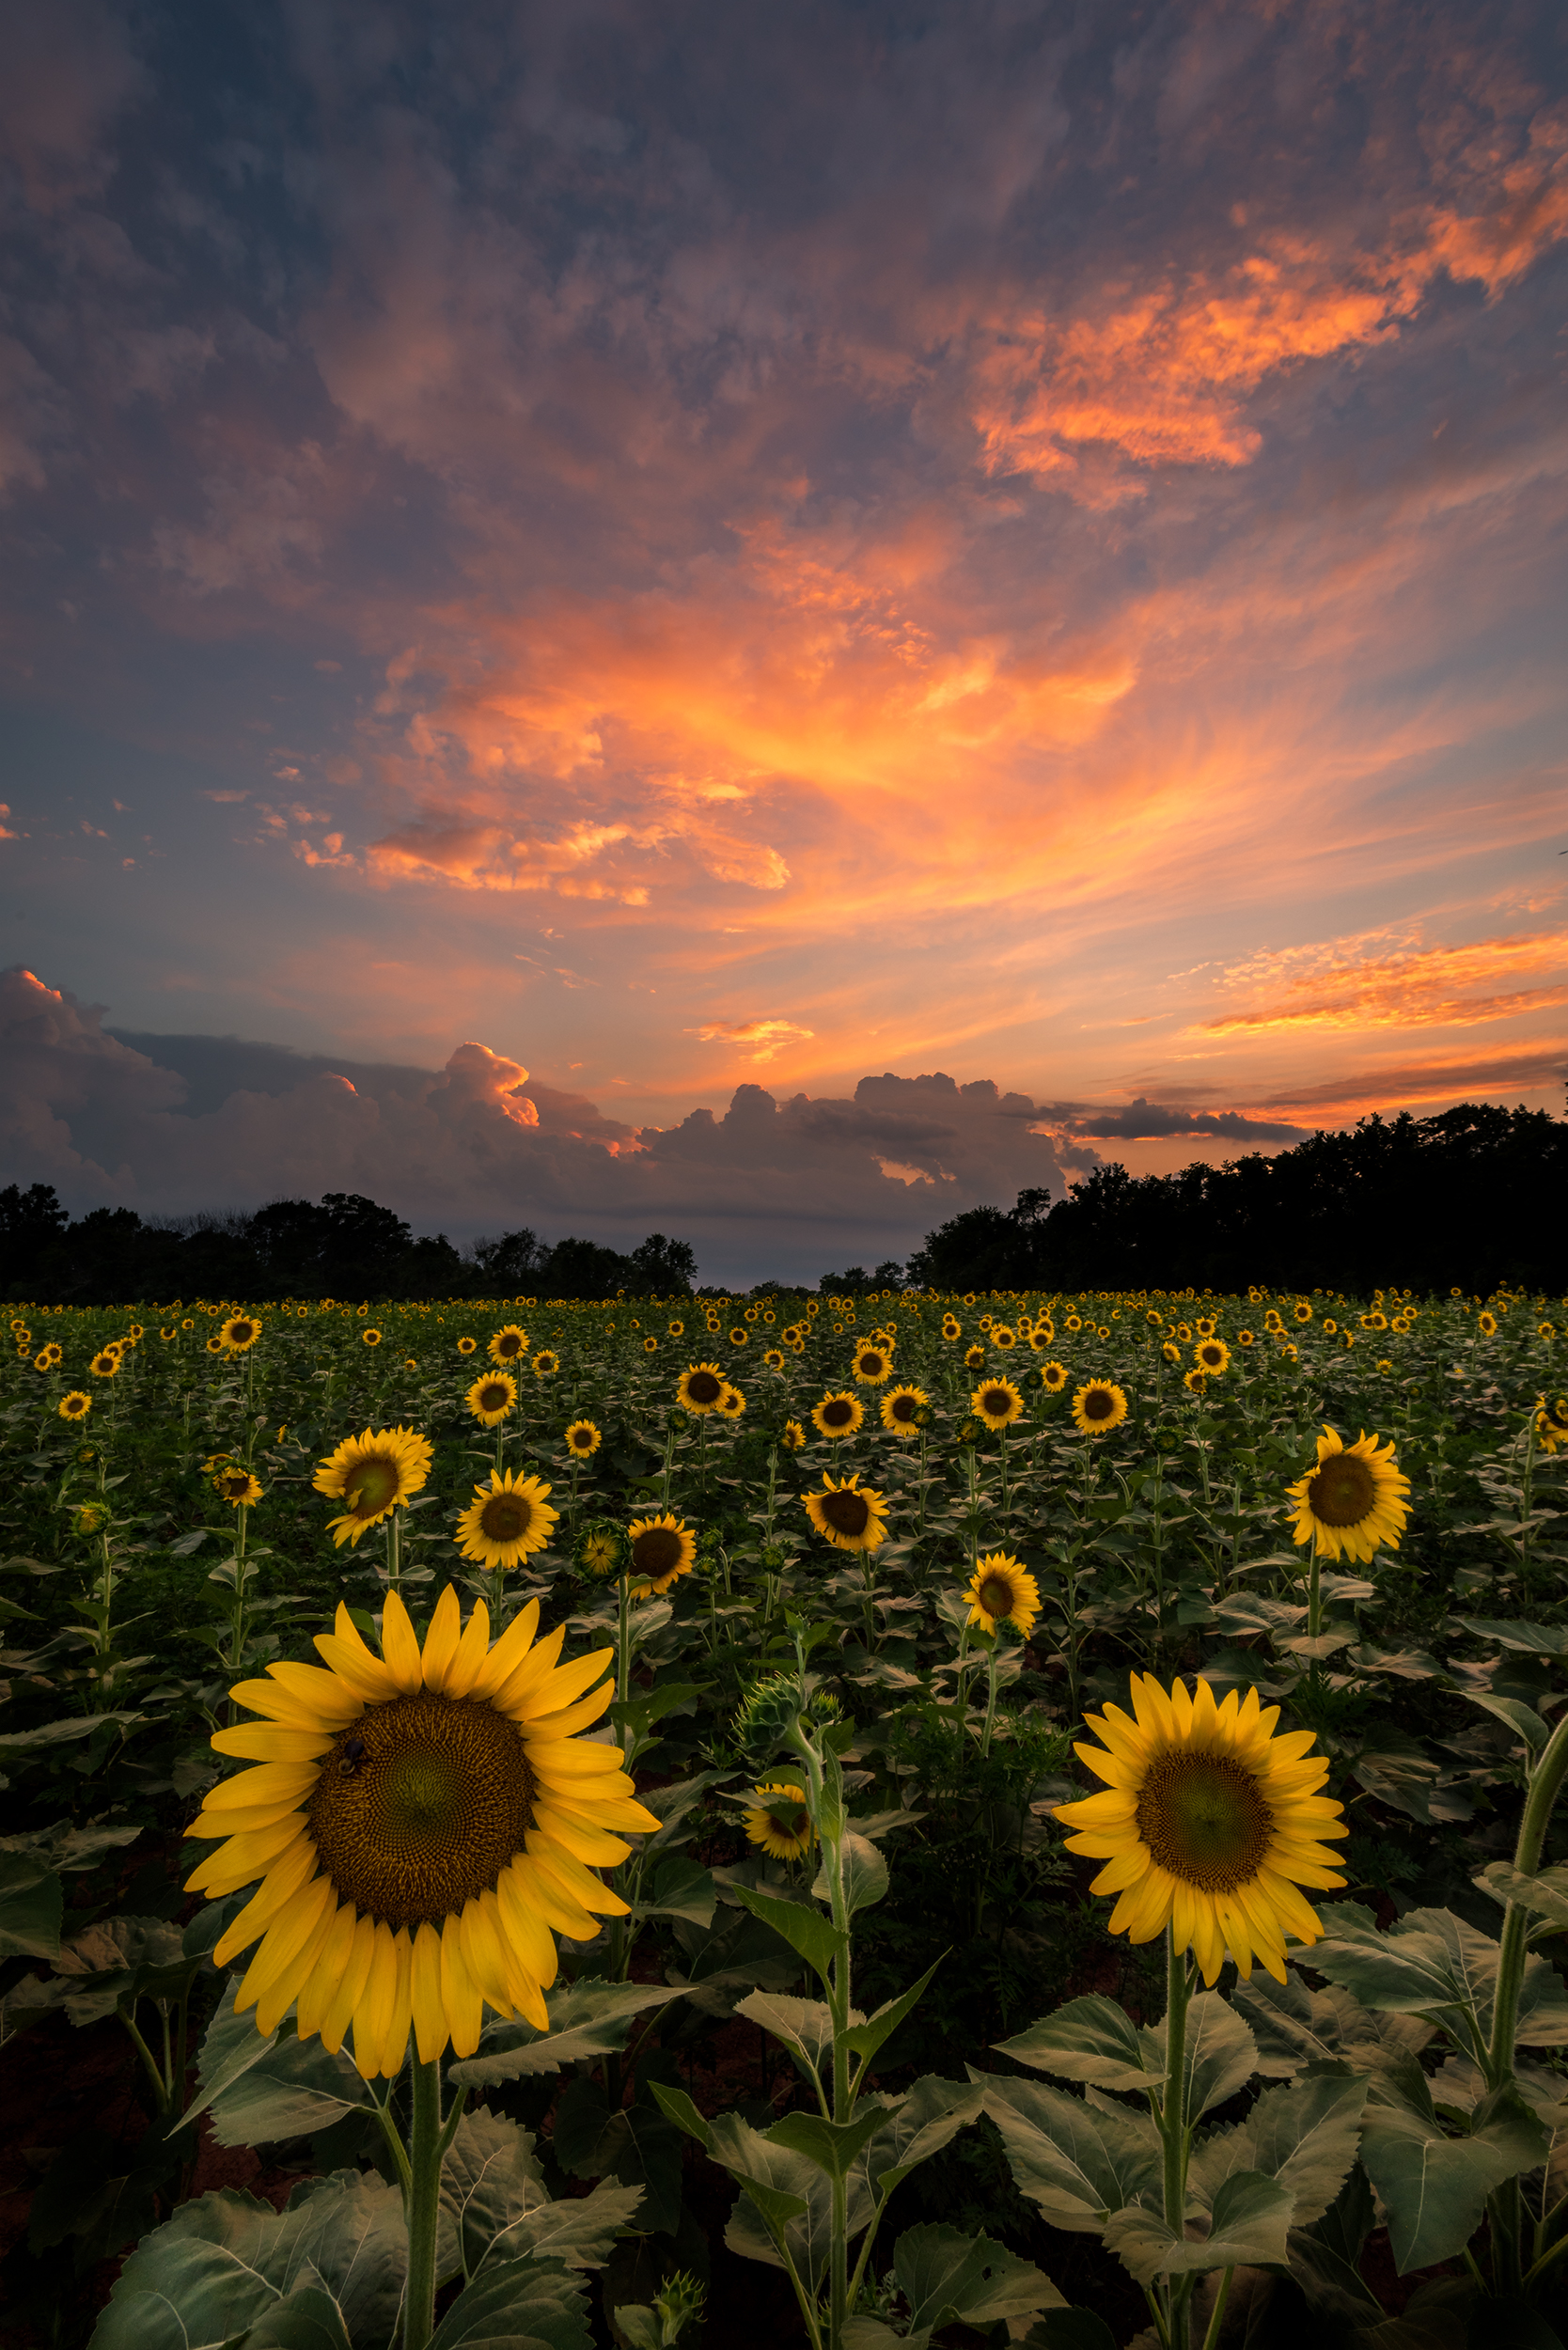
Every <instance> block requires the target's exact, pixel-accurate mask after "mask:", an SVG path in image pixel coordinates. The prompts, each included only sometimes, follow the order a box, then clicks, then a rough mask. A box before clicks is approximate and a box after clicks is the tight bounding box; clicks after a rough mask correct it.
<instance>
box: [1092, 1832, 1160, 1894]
mask: <svg viewBox="0 0 1568 2350" xmlns="http://www.w3.org/2000/svg"><path fill="white" fill-rule="evenodd" d="M1148 1873H1149V1855H1148V1853H1147V1852H1146V1851H1145V1849H1144V1847H1143V1846H1142V1845H1141V1844H1137V1845H1135V1846H1134V1848H1133V1850H1132V1851H1131V1852H1127V1851H1126V1850H1124V1849H1121V1848H1119V1849H1118V1850H1117V1852H1116V1854H1115V1856H1114V1857H1111V1858H1109V1859H1107V1861H1106V1864H1105V1867H1104V1868H1103V1869H1102V1870H1101V1872H1100V1873H1099V1875H1098V1876H1097V1877H1096V1878H1095V1879H1094V1881H1093V1883H1092V1884H1091V1886H1090V1892H1091V1893H1124V1892H1125V1891H1126V1889H1127V1888H1128V1887H1129V1886H1130V1885H1137V1884H1139V1883H1140V1882H1141V1880H1142V1879H1143V1878H1144V1877H1145V1876H1147V1875H1148Z"/></svg>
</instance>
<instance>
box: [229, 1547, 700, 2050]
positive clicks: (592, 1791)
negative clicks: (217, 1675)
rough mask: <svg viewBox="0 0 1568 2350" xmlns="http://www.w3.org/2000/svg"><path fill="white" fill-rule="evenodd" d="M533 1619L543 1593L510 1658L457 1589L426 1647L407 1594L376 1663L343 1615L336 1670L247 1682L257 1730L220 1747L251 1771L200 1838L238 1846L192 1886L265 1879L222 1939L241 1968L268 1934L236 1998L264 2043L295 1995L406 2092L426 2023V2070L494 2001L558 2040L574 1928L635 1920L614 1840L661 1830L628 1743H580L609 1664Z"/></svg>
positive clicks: (445, 1600)
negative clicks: (610, 1879)
mask: <svg viewBox="0 0 1568 2350" xmlns="http://www.w3.org/2000/svg"><path fill="white" fill-rule="evenodd" d="M538 1625H539V1603H538V1601H537V1600H532V1601H530V1602H529V1604H528V1606H526V1607H525V1608H523V1609H522V1610H521V1611H520V1612H519V1614H518V1615H517V1616H516V1617H515V1618H514V1619H513V1621H512V1622H511V1623H510V1625H509V1626H508V1627H507V1630H506V1631H505V1632H504V1633H503V1634H502V1636H501V1637H500V1639H499V1640H497V1641H496V1642H495V1643H494V1647H493V1646H492V1645H491V1643H490V1622H489V1617H488V1615H487V1613H486V1610H485V1607H484V1604H483V1602H482V1601H481V1602H479V1603H478V1605H477V1606H475V1608H474V1612H473V1614H472V1615H471V1616H470V1618H469V1620H468V1623H467V1626H466V1627H465V1628H464V1627H463V1624H462V1620H461V1617H460V1614H459V1610H458V1603H457V1595H456V1593H455V1592H454V1591H453V1590H451V1589H450V1587H449V1586H448V1588H447V1590H444V1591H443V1592H442V1594H441V1597H440V1599H439V1600H438V1601H437V1603H436V1606H435V1612H434V1614H433V1616H432V1617H431V1626H430V1630H429V1632H428V1633H427V1634H426V1636H425V1645H424V1651H423V1653H422V1654H421V1652H420V1647H419V1642H418V1638H417V1636H416V1633H415V1630H414V1627H413V1625H412V1623H411V1622H409V1618H408V1612H407V1610H406V1609H405V1607H404V1606H403V1604H402V1601H401V1600H400V1598H399V1596H398V1594H397V1593H396V1592H395V1591H393V1592H389V1593H388V1594H387V1598H386V1604H385V1608H384V1614H383V1617H382V1654H381V1655H380V1656H377V1655H376V1654H375V1653H373V1651H371V1650H370V1649H368V1647H367V1646H366V1645H365V1643H364V1641H363V1640H362V1639H361V1638H360V1636H359V1634H358V1632H357V1630H356V1629H355V1627H354V1624H353V1619H352V1618H351V1616H350V1615H349V1612H348V1609H347V1608H346V1607H344V1606H339V1608H338V1610H337V1624H336V1626H335V1629H334V1630H333V1631H332V1632H330V1633H321V1634H318V1636H317V1639H316V1646H317V1648H318V1649H319V1650H320V1652H321V1655H322V1657H323V1658H324V1659H325V1664H326V1669H325V1670H323V1669H321V1667H320V1666H316V1665H298V1664H275V1665H269V1666H268V1668H267V1672H268V1675H269V1678H268V1679H266V1680H261V1681H243V1682H241V1683H239V1684H238V1685H237V1686H236V1687H235V1689H234V1690H233V1691H232V1693H231V1694H232V1695H233V1696H234V1698H235V1699H236V1700H238V1702H239V1703H241V1704H242V1705H244V1706H246V1707H248V1708H249V1710H250V1711H251V1712H253V1713H256V1714H259V1715H261V1716H263V1717H264V1718H263V1719H262V1720H261V1721H259V1722H253V1723H244V1724H242V1725H240V1726H239V1727H237V1728H235V1729H232V1730H220V1731H217V1732H216V1734H215V1736H214V1738H213V1741H212V1743H213V1745H214V1746H215V1747H216V1748H217V1750H218V1752H219V1753H220V1754H228V1755H238V1756H241V1757H243V1759H244V1760H246V1761H247V1762H250V1763H254V1764H256V1765H257V1767H256V1768H254V1769H251V1770H246V1771H242V1772H240V1773H239V1774H238V1776H237V1777H235V1778H228V1779H224V1780H222V1781H221V1782H220V1783H219V1785H218V1786H216V1787H215V1788H213V1790H212V1793H211V1794H209V1795H208V1797H207V1801H206V1804H205V1806H204V1808H203V1810H202V1813H201V1816H200V1818H199V1819H198V1820H197V1821H196V1823H195V1825H193V1826H192V1827H190V1828H188V1829H187V1830H186V1834H187V1835H189V1836H195V1837H201V1838H205V1839H208V1840H216V1839H223V1840H224V1841H221V1842H219V1843H218V1844H217V1847H216V1849H215V1850H214V1851H213V1852H212V1854H211V1855H210V1856H209V1857H207V1858H206V1859H205V1860H204V1861H202V1863H201V1864H200V1866H199V1867H198V1868H197V1869H196V1872H195V1874H194V1875H193V1876H192V1877H191V1878H190V1880H189V1885H188V1888H187V1889H188V1890H191V1891H195V1892H203V1893H206V1894H207V1895H208V1897H209V1898H210V1899H212V1900H217V1899H219V1898H221V1897H222V1896H224V1895H226V1894H227V1893H230V1892H234V1891H237V1890H238V1889H239V1888H240V1887H242V1886H243V1885H247V1884H249V1883H251V1882H252V1881H253V1880H254V1879H256V1878H258V1877H259V1878H260V1880H261V1882H260V1885H259V1889H258V1890H257V1892H256V1894H255V1895H254V1897H253V1898H252V1899H251V1901H250V1902H249V1903H248V1904H247V1905H246V1906H245V1907H244V1908H243V1910H242V1911H241V1912H240V1915H239V1916H238V1917H237V1918H236V1919H235V1920H234V1922H233V1924H232V1925H231V1926H230V1927H229V1928H228V1930H227V1933H226V1934H225V1935H224V1936H223V1939H222V1941H221V1942H220V1943H219V1944H218V1951H219V1952H220V1953H221V1956H220V1957H219V1958H218V1964H219V1965H221V1966H227V1963H228V1961H229V1960H230V1959H232V1958H234V1957H236V1956H237V1955H238V1954H239V1952H240V1951H243V1950H245V1949H247V1948H248V1947H249V1945H250V1944H252V1943H254V1942H256V1941H257V1940H258V1938H260V1948H259V1950H258V1951H257V1952H256V1955H255V1956H254V1958H253V1959H252V1961H251V1964H250V1966H249V1969H248V1971H247V1972H246V1974H245V1977H244V1980H243V1982H242V1983H241V1985H240V1988H239V1991H238V1993H237V1994H236V1998H235V2004H236V2006H237V2007H238V2008H239V2010H240V2011H241V2012H242V2013H243V2012H244V2011H245V2010H246V2009H248V2008H251V2007H254V2008H255V2009H256V2021H257V2027H258V2029H259V2030H260V2031H262V2032H271V2031H273V2030H274V2029H276V2026H277V2024H278V2022H279V2020H280V2019H281V2017H282V2016H283V2015H284V2014H285V2013H286V2012H287V2010H288V2009H289V2007H290V2005H291V2004H293V2003H294V2002H296V2001H297V2002H298V2011H297V2022H298V2030H299V2036H300V2038H301V2039H302V2040H307V2039H310V2038H313V2037H314V2036H315V2035H316V2034H317V2033H320V2035H321V2041H322V2043H323V2045H325V2046H326V2047H327V2048H329V2049H331V2050H333V2051H334V2052H336V2050H337V2049H338V2048H339V2047H341V2045H343V2040H344V2037H345V2035H346V2034H347V2033H348V2032H349V2030H350V2029H351V2028H352V2029H353V2060H354V2063H355V2064H356V2065H357V2066H358V2068H359V2071H360V2072H361V2074H362V2075H364V2076H365V2077H366V2078H367V2079H369V2078H371V2077H372V2076H376V2075H378V2074H380V2075H384V2076H387V2077H388V2078H394V2077H396V2076H397V2074H398V2073H399V2072H400V2070H401V2068H402V2064H403V2060H404V2057H405V2055H406V2052H407V2048H408V2038H409V2029H410V2026H411V2024H412V2027H413V2031H414V2039H415V2045H416V2049H417V2051H418V2054H419V2058H420V2060H421V2061H422V2062H424V2063H427V2064H428V2063H431V2062H433V2061H434V2060H435V2059H436V2058H438V2057H439V2056H440V2055H441V2054H442V2052H443V2050H444V2049H445V2048H446V2047H447V2045H448V2043H450V2045H452V2046H453V2047H454V2048H455V2049H456V2050H457V2052H458V2054H459V2055H460V2056H470V2055H472V2054H473V2052H474V2050H475V2048H477V2047H478V2041H479V2029H480V2025H481V2022H482V2020H483V2011H484V2009H485V2008H486V2007H490V2008H492V2009H494V2012H495V2013H497V2014H498V2015H502V2016H510V2015H512V2014H523V2015H525V2016H526V2017H527V2019H528V2021H529V2022H530V2023H532V2024H533V2025H535V2026H536V2027H538V2028H539V2029H544V2028H545V2027H546V2025H547V2024H548V2020H549V2019H548V2014H547V2012H546V2009H545V2006H544V2000H543V1992H544V1989H545V1987H546V1986H547V1985H548V1984H550V1983H551V1982H554V1981H555V1976H556V1965H557V1958H556V1944H555V1939H554V1937H555V1935H557V1934H565V1935H571V1936H572V1938H573V1939H577V1940H584V1939H591V1938H592V1936H593V1935H595V1934H597V1932H598V1931H599V1927H598V1918H599V1917H602V1916H605V1915H608V1916H612V1917H619V1916H623V1915H624V1914H625V1904H624V1903H623V1902H622V1901H621V1900H620V1897H619V1895H618V1894H615V1893H612V1892H610V1891H609V1889H608V1888H607V1887H606V1886H605V1885H604V1882H603V1880H602V1879H601V1878H600V1877H598V1876H596V1875H595V1874H594V1873H593V1872H594V1871H595V1870H596V1869H599V1868H603V1867H606V1866H613V1865H614V1864H615V1863H616V1862H617V1861H619V1860H623V1859H625V1858H626V1857H628V1855H629V1852H630V1847H629V1846H628V1845H627V1844H626V1843H625V1842H624V1841H623V1840H622V1835H620V1834H618V1833H617V1832H616V1831H618V1830H620V1831H625V1830H631V1831H633V1832H636V1831H639V1830H642V1829H647V1828H651V1827H653V1826H656V1825H657V1823H656V1822H655V1820H654V1818H653V1815H652V1813H651V1812H650V1811H648V1810H645V1809H644V1808H643V1806H642V1805H641V1804H639V1803H638V1802H637V1801H636V1798H635V1790H634V1788H633V1784H632V1781H631V1779H630V1778H628V1777H627V1775H626V1773H625V1772H624V1771H623V1770H622V1769H621V1768H620V1763H621V1761H622V1756H621V1751H620V1749H619V1747H609V1746H602V1745H598V1744H596V1743H592V1742H589V1741H588V1740H585V1739H581V1738H579V1737H577V1735H576V1732H577V1731H580V1730H583V1729H586V1728H587V1726H588V1724H589V1723H590V1722H592V1721H595V1720H597V1718H598V1716H600V1715H601V1714H602V1713H603V1712H604V1708H605V1706H606V1705H607V1704H608V1703H609V1701H610V1699H611V1697H612V1696H613V1695H614V1685H613V1684H612V1683H610V1682H607V1681H605V1680H604V1669H605V1667H606V1665H607V1664H608V1663H609V1661H610V1654H611V1652H610V1651H609V1650H608V1649H602V1650H600V1651H599V1652H598V1653H596V1654H594V1655H590V1656H585V1657H582V1658H579V1659H578V1660H577V1661H576V1662H574V1663H572V1664H571V1665H566V1666H558V1665H557V1661H556V1660H557V1656H558V1655H559V1653H560V1647H561V1640H562V1637H563V1633H564V1626H562V1627H559V1628H557V1630H556V1631H555V1632H553V1633H551V1634H550V1635H549V1637H547V1638H546V1639H543V1640H541V1641H540V1642H539V1643H538V1644H537V1646H536V1645H535V1640H534V1635H535V1633H536V1631H537V1629H538ZM595 1683H597V1684H599V1686H598V1687H597V1688H595V1687H594V1685H593V1684H595ZM586 1691H587V1692H590V1694H588V1695H585V1694H584V1693H585V1692H586Z"/></svg>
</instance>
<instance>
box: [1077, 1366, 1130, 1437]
mask: <svg viewBox="0 0 1568 2350" xmlns="http://www.w3.org/2000/svg"><path fill="white" fill-rule="evenodd" d="M1126 1417H1127V1399H1126V1397H1125V1396H1124V1395H1123V1394H1122V1392H1121V1388H1120V1387H1117V1386H1115V1385H1114V1383H1113V1382H1112V1381H1111V1380H1109V1379H1090V1380H1089V1381H1088V1382H1087V1384H1086V1385H1085V1386H1083V1387H1080V1388H1079V1389H1078V1392H1077V1394H1076V1395H1075V1396H1074V1398H1073V1424H1074V1427H1076V1428H1079V1429H1081V1430H1082V1431H1083V1433H1084V1434H1085V1435H1086V1436H1103V1435H1104V1434H1105V1431H1106V1430H1107V1429H1108V1428H1120V1427H1121V1423H1122V1421H1123V1420H1124V1419H1125V1418H1126Z"/></svg>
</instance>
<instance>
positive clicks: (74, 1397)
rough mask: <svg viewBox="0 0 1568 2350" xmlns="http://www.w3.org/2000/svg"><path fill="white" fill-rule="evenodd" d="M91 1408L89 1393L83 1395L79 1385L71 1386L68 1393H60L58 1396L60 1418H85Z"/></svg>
mask: <svg viewBox="0 0 1568 2350" xmlns="http://www.w3.org/2000/svg"><path fill="white" fill-rule="evenodd" d="M91 1410H92V1398H91V1396H90V1395H84V1394H83V1393H82V1390H81V1388H80V1387H72V1388H71V1393H70V1394H69V1395H62V1396H61V1398H60V1404H59V1411H60V1418H62V1419H86V1417H87V1414H88V1413H89V1412H90V1411H91Z"/></svg>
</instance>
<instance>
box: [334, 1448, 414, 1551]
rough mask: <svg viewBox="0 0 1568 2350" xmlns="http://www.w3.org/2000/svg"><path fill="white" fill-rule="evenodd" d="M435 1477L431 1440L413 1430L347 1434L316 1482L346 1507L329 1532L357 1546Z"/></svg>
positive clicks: (336, 1542) (336, 1538)
mask: <svg viewBox="0 0 1568 2350" xmlns="http://www.w3.org/2000/svg"><path fill="white" fill-rule="evenodd" d="M430 1473H431V1447H430V1442H429V1440H428V1438H426V1437H424V1436H420V1435H416V1433H415V1431H414V1430H413V1429H412V1428H384V1429H383V1430H382V1431H381V1432H380V1434H376V1433H375V1432H373V1431H372V1430H370V1429H368V1428H367V1429H366V1430H365V1431H364V1432H363V1434H360V1435H357V1436H345V1437H344V1439H343V1441H342V1443H341V1444H340V1445H339V1446H338V1447H337V1450H336V1452H332V1453H329V1454H328V1456H327V1458H326V1459H325V1460H324V1461H322V1462H321V1464H320V1465H319V1466H318V1468H317V1470H316V1474H315V1477H314V1478H313V1479H312V1483H313V1484H314V1486H315V1488H316V1491H317V1492H318V1493H319V1494H327V1495H330V1496H331V1497H332V1498H333V1499H334V1500H338V1499H340V1500H342V1502H343V1503H344V1504H345V1507H344V1511H343V1514H342V1516H341V1517H340V1518H329V1519H328V1521H327V1531H328V1532H329V1533H330V1534H331V1536H332V1539H333V1542H334V1543H335V1544H336V1545H337V1547H339V1548H341V1546H342V1544H343V1543H357V1542H358V1540H359V1538H360V1536H361V1534H363V1533H364V1532H365V1530H366V1528H368V1527H371V1526H379V1525H380V1523H381V1521H382V1519H383V1518H384V1517H385V1516H386V1514H387V1512H389V1511H392V1510H395V1509H396V1508H397V1507H398V1504H399V1503H400V1502H401V1501H406V1500H407V1499H408V1498H409V1496H410V1495H411V1494H416V1493H417V1492H418V1491H419V1489H420V1487H421V1486H422V1485H423V1484H424V1482H425V1480H426V1479H427V1478H428V1477H429V1475H430Z"/></svg>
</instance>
